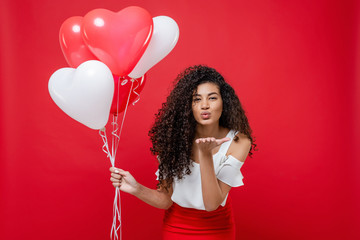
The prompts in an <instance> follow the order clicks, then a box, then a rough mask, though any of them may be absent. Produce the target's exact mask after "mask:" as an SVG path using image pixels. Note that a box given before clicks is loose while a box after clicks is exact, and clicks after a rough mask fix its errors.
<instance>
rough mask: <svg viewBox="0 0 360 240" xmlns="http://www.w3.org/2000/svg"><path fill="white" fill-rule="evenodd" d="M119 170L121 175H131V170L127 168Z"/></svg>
mask: <svg viewBox="0 0 360 240" xmlns="http://www.w3.org/2000/svg"><path fill="white" fill-rule="evenodd" d="M117 170H118V171H119V174H120V175H121V176H124V177H126V176H129V175H130V172H128V171H125V170H123V169H120V168H118V169H117Z"/></svg>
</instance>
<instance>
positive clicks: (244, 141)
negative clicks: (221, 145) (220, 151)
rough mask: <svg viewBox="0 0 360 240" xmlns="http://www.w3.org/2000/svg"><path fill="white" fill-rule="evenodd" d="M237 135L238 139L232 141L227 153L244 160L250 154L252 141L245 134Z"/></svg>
mask: <svg viewBox="0 0 360 240" xmlns="http://www.w3.org/2000/svg"><path fill="white" fill-rule="evenodd" d="M236 136H237V137H238V140H237V141H234V140H233V141H232V143H231V145H230V147H229V150H228V154H227V155H231V156H233V157H234V158H236V159H237V160H239V161H240V162H244V161H245V159H246V157H247V156H248V154H249V151H250V148H251V141H250V139H249V138H248V137H247V136H246V135H245V134H242V133H238V134H237V135H236Z"/></svg>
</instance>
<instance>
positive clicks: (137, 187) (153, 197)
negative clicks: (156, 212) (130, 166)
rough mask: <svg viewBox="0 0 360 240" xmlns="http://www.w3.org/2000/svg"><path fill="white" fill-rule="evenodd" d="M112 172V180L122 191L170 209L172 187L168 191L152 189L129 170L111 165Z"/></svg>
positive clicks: (151, 203)
mask: <svg viewBox="0 0 360 240" xmlns="http://www.w3.org/2000/svg"><path fill="white" fill-rule="evenodd" d="M110 172H111V178H110V181H111V182H112V184H113V186H114V187H118V188H119V189H120V190H121V191H123V192H127V193H129V194H131V195H134V196H135V197H137V198H139V199H140V200H142V201H144V202H145V203H147V204H149V205H151V206H153V207H156V208H161V209H168V208H169V207H170V206H171V205H172V203H173V202H172V200H171V194H172V189H169V190H168V191H166V190H165V189H156V190H155V189H150V188H148V187H145V186H144V185H141V184H140V183H138V182H137V181H136V180H135V178H134V177H133V176H132V175H131V174H130V173H129V172H127V171H124V170H122V169H118V168H114V167H111V168H110Z"/></svg>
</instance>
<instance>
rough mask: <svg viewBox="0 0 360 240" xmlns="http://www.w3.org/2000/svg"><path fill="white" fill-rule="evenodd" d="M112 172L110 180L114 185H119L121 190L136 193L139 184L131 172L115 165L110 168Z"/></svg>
mask: <svg viewBox="0 0 360 240" xmlns="http://www.w3.org/2000/svg"><path fill="white" fill-rule="evenodd" d="M110 172H111V178H110V181H111V182H112V185H113V186H114V187H118V188H119V189H120V190H121V191H123V192H127V193H130V194H135V193H136V191H137V190H138V187H139V184H138V182H137V181H136V180H135V178H134V177H133V176H132V175H131V174H130V173H129V172H127V171H124V170H122V169H119V168H114V167H111V168H110Z"/></svg>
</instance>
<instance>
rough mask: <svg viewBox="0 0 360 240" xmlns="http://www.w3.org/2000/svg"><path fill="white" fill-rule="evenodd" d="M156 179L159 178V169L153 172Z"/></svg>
mask: <svg viewBox="0 0 360 240" xmlns="http://www.w3.org/2000/svg"><path fill="white" fill-rule="evenodd" d="M155 175H156V180H159V169H158V170H157V171H156V172H155Z"/></svg>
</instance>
